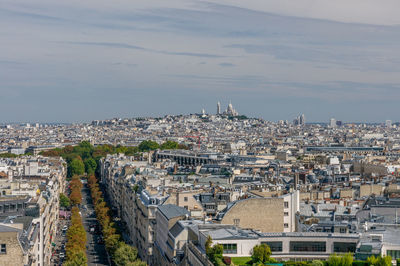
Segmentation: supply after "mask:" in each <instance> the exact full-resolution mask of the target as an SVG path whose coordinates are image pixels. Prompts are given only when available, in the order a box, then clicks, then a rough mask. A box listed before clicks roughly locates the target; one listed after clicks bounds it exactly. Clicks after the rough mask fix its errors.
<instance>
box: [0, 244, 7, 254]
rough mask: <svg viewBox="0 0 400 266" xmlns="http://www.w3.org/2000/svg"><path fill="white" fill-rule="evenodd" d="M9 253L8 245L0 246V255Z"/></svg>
mask: <svg viewBox="0 0 400 266" xmlns="http://www.w3.org/2000/svg"><path fill="white" fill-rule="evenodd" d="M6 253H7V246H6V244H1V245H0V254H6Z"/></svg>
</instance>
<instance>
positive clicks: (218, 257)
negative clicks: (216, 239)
mask: <svg viewBox="0 0 400 266" xmlns="http://www.w3.org/2000/svg"><path fill="white" fill-rule="evenodd" d="M209 239H211V237H210V238H208V239H207V241H209ZM211 241H212V240H211ZM206 250H208V252H207V251H206V255H207V257H208V258H209V260H210V261H211V262H212V263H213V264H214V265H224V263H223V262H222V257H223V256H222V253H223V252H224V248H223V247H222V245H220V244H216V245H214V246H213V247H211V246H210V242H208V243H207V242H206Z"/></svg>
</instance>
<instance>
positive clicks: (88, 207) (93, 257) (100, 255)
mask: <svg viewBox="0 0 400 266" xmlns="http://www.w3.org/2000/svg"><path fill="white" fill-rule="evenodd" d="M81 206H82V207H81V213H82V214H81V215H82V222H83V226H84V227H85V231H86V238H87V242H86V243H87V244H86V255H87V260H88V265H110V264H109V261H108V258H107V252H106V248H105V246H104V243H102V244H99V243H98V242H99V241H101V239H102V236H101V233H100V232H98V234H95V233H91V232H90V226H95V225H97V224H98V222H97V219H96V215H95V211H94V205H93V204H92V200H91V197H90V190H89V188H88V187H87V186H86V184H85V185H84V186H83V189H82V205H81Z"/></svg>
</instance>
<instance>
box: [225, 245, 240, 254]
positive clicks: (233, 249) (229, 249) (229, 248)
mask: <svg viewBox="0 0 400 266" xmlns="http://www.w3.org/2000/svg"><path fill="white" fill-rule="evenodd" d="M222 247H223V248H224V254H237V244H222Z"/></svg>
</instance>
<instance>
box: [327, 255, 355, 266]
mask: <svg viewBox="0 0 400 266" xmlns="http://www.w3.org/2000/svg"><path fill="white" fill-rule="evenodd" d="M326 265H327V266H352V265H353V255H352V254H351V253H347V254H344V255H342V256H339V255H336V254H332V255H330V256H329V259H328V260H327V262H326Z"/></svg>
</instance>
